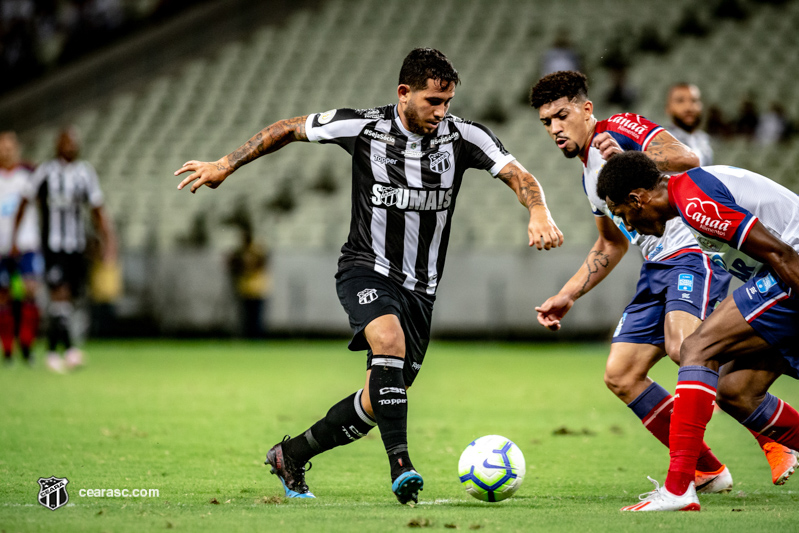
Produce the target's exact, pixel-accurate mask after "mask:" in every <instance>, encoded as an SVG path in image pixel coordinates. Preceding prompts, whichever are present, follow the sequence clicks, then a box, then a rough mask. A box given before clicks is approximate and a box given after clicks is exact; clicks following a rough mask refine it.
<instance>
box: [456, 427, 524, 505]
mask: <svg viewBox="0 0 799 533" xmlns="http://www.w3.org/2000/svg"><path fill="white" fill-rule="evenodd" d="M524 472H525V465H524V455H522V451H521V450H520V449H519V447H518V446H516V445H515V444H514V443H513V441H511V440H508V439H506V438H505V437H501V436H499V435H487V436H485V437H480V438H479V439H476V440H474V441H472V442H471V443H470V444H469V445H468V446H467V447H466V449H465V450H463V453H462V454H461V458H460V461H458V475H459V476H460V480H461V484H462V485H463V486H464V488H465V489H466V492H468V493H469V494H471V495H472V496H474V497H475V498H477V499H478V500H483V501H485V502H498V501H502V500H504V499H506V498H510V497H511V496H513V494H514V493H515V492H516V491H517V490H519V487H520V486H521V484H522V481H523V480H524Z"/></svg>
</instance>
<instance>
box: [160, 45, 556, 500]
mask: <svg viewBox="0 0 799 533" xmlns="http://www.w3.org/2000/svg"><path fill="white" fill-rule="evenodd" d="M459 81H460V80H459V77H458V73H457V71H456V70H455V69H454V68H453V66H452V64H451V63H450V62H449V60H448V59H447V58H446V57H445V56H444V55H443V54H442V53H441V52H439V51H437V50H433V49H429V48H425V49H422V48H419V49H415V50H413V51H411V53H410V54H408V56H407V57H406V58H405V60H404V62H403V65H402V68H401V70H400V76H399V86H398V88H397V96H398V100H399V103H398V104H397V105H387V106H383V107H378V108H374V109H361V110H353V109H336V110H331V111H328V112H326V113H318V114H316V113H315V114H311V115H307V116H303V117H298V118H294V119H290V120H282V121H280V122H277V123H275V124H273V125H271V126H268V127H267V128H265V129H264V130H262V131H261V132H260V133H258V134H257V135H255V136H254V137H253V138H252V139H250V140H249V141H248V142H247V143H246V144H245V145H244V146H242V147H241V148H239V149H238V150H236V151H234V152H233V153H231V154H229V155H227V156H225V157H223V158H222V159H219V160H218V161H215V162H211V163H208V162H199V161H189V162H187V163H186V164H184V165H183V167H182V168H180V169H179V170H178V171H177V172H175V174H176V175H178V174H181V173H183V172H193V173H192V174H190V175H189V176H188V177H187V178H185V179H184V180H183V181H182V182H181V183H180V185H178V188H179V189H182V188H183V187H185V186H186V185H188V184H190V183H191V182H194V183H193V184H192V186H191V191H192V192H195V191H196V190H197V189H198V188H199V187H200V186H202V185H207V186H209V187H211V188H216V187H218V186H219V185H220V184H221V183H222V181H223V180H224V179H225V178H227V177H228V176H229V175H230V174H231V173H232V172H233V171H234V170H235V169H237V168H238V167H240V166H241V165H244V164H245V163H248V162H250V161H252V160H254V159H256V158H257V157H260V156H261V155H264V154H268V153H271V152H273V151H275V150H277V149H279V148H282V147H283V146H285V145H286V144H288V143H290V142H293V141H316V142H320V143H334V144H338V145H339V146H341V147H342V148H344V149H345V150H347V152H349V153H350V154H351V155H352V158H353V165H352V200H353V207H352V221H351V225H350V234H349V238H348V240H347V243H346V244H345V245H344V246H343V247H342V249H341V257H340V259H339V270H338V274H337V275H336V278H337V283H336V288H337V291H338V295H339V300H340V301H341V303H342V306H343V307H344V309H345V311H346V312H347V314H348V315H349V318H350V325H351V326H352V329H353V332H354V336H353V338H352V341H351V342H350V349H351V350H368V352H367V354H368V355H367V371H366V384H365V386H364V388H363V389H362V390H359V391H357V392H356V393H354V394H352V395H351V396H349V397H347V398H345V399H344V400H342V401H341V402H339V403H338V404H336V405H334V406H333V407H332V408H331V409H330V411H328V413H327V415H326V416H325V417H324V418H323V419H322V420H320V421H318V422H317V423H316V424H314V425H313V426H311V427H310V428H309V429H308V430H307V431H306V432H305V433H303V434H300V435H299V436H298V437H295V438H293V439H289V440H284V441H283V442H282V443H279V444H277V445H275V446H274V447H272V449H271V450H269V453H268V454H267V463H269V464H271V465H272V468H273V472H274V473H277V475H278V476H279V478H280V480H281V482H282V483H283V486H284V488H285V491H286V495H287V496H289V497H313V495H312V494H311V493H310V492H309V491H308V486H307V485H306V483H305V468H304V466H303V465H305V463H306V462H307V461H308V459H310V458H311V457H313V456H315V455H317V454H319V453H321V452H323V451H326V450H329V449H331V448H333V447H335V446H339V445H342V444H348V443H350V442H352V441H354V440H357V439H359V438H360V437H362V436H363V435H365V434H366V433H367V432H368V431H369V430H371V429H372V427H374V425H375V424H377V426H378V427H379V428H380V434H381V437H382V440H383V444H384V446H385V448H386V452H387V453H388V455H389V463H390V466H391V480H392V491H393V492H394V493H395V495H396V496H397V498H398V500H399V501H400V502H401V503H407V502H409V501H416V500H417V498H418V492H419V490H421V488H422V485H423V481H422V477H421V476H420V475H419V474H418V473H417V472H416V471H415V470H414V469H413V465H412V463H411V461H410V456H409V453H408V449H407V431H406V424H407V422H406V420H407V405H408V404H407V402H408V399H407V394H406V389H407V388H408V387H409V386H410V385H411V384H412V383H413V381H414V379H415V378H416V375H417V373H418V372H419V369H420V368H421V365H422V361H423V359H424V355H425V352H426V350H427V344H428V341H429V337H430V320H431V317H432V310H433V303H434V300H435V292H436V288H437V287H438V283H439V282H440V279H441V274H442V272H443V268H444V259H445V256H446V248H447V243H448V240H449V231H450V223H451V220H452V213H453V210H454V208H455V203H456V197H457V193H458V190H459V188H460V183H461V180H462V178H463V173H464V172H465V170H466V169H467V168H481V169H484V170H487V171H489V172H490V173H491V174H492V175H494V176H495V177H498V178H500V179H501V180H502V181H504V182H505V183H506V184H507V185H508V186H510V187H511V188H512V189H513V190H514V192H516V194H517V196H518V198H519V201H520V202H521V203H522V205H524V206H525V207H526V208H527V209H528V210H529V212H530V222H529V225H528V236H529V244H530V246H533V245H535V246H536V247H537V248H538V249H542V248H543V249H547V250H548V249H550V248H553V247H557V246H560V245H561V244H562V242H563V236H562V234H561V233H560V230H558V228H557V226H556V225H555V223H554V222H553V220H552V218H551V216H550V214H549V210H548V209H547V207H546V203H545V201H544V196H543V191H542V190H541V188H540V186H539V184H538V182H537V181H536V179H535V178H534V177H533V176H532V175H531V174H530V173H529V172H527V171H526V170H525V169H524V168H523V167H522V166H521V165H520V164H519V163H518V162H517V161H516V160H515V159H514V157H513V156H512V155H510V154H509V153H508V152H507V151H506V150H505V148H504V147H503V146H502V144H501V143H500V142H499V140H498V139H497V138H496V137H495V136H494V135H493V134H492V133H491V131H489V130H488V129H487V128H485V127H483V126H481V125H479V124H476V123H472V122H469V121H465V120H462V119H459V118H457V117H454V116H452V115H449V114H448V110H449V105H450V102H451V101H452V98H453V97H454V95H455V86H456V85H457V84H458V83H459Z"/></svg>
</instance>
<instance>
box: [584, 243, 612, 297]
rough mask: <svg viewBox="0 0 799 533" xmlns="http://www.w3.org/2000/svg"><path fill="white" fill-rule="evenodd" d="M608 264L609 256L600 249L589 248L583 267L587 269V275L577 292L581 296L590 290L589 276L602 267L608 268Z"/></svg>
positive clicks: (592, 275)
mask: <svg viewBox="0 0 799 533" xmlns="http://www.w3.org/2000/svg"><path fill="white" fill-rule="evenodd" d="M608 265H610V256H608V254H606V253H605V252H602V251H600V250H591V251H590V252H588V257H587V258H586V259H585V267H586V269H588V277H586V278H585V283H583V286H582V287H580V291H579V294H578V295H577V296H578V297H579V296H582V295H583V294H585V293H587V292H588V291H589V290H590V286H589V285H590V283H591V278H592V277H594V274H596V273H598V272H599V271H600V270H602V269H603V268H608Z"/></svg>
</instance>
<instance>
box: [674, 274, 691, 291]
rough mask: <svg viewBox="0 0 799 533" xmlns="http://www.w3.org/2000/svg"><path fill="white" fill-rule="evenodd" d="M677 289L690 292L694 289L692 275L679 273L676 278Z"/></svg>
mask: <svg viewBox="0 0 799 533" xmlns="http://www.w3.org/2000/svg"><path fill="white" fill-rule="evenodd" d="M677 290H679V291H686V292H692V291H693V290H694V275H693V274H680V276H679V277H678V278H677Z"/></svg>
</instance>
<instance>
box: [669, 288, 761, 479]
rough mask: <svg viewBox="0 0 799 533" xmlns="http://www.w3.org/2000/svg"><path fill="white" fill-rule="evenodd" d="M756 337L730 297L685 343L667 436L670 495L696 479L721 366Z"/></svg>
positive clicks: (744, 350)
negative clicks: (669, 458)
mask: <svg viewBox="0 0 799 533" xmlns="http://www.w3.org/2000/svg"><path fill="white" fill-rule="evenodd" d="M736 315H737V316H736ZM752 333H753V331H752V329H751V327H750V326H749V324H747V323H746V321H744V320H743V317H742V316H741V314H740V312H738V309H737V307H736V306H735V303H734V301H733V300H732V298H728V299H727V300H725V301H724V302H722V304H721V305H720V306H719V307H718V308H717V309H716V310H715V311H714V312H713V314H712V315H710V317H709V318H708V319H707V320H706V321H705V322H704V323H703V324H702V325H701V326H700V327H699V329H697V331H696V332H695V333H694V334H693V335H691V336H689V337H688V338H687V339H685V341H684V342H683V344H682V348H681V350H680V360H681V363H680V364H681V367H680V370H679V373H678V380H677V392H676V394H675V400H674V410H673V413H672V418H671V428H670V437H669V455H670V457H671V461H670V464H669V472H668V475H667V477H666V483H665V486H666V488H667V489H668V491H669V492H670V493H672V494H683V493H685V491H686V490H687V489H688V485H689V483H691V482H693V481H694V479H695V475H696V468H697V461H698V458H699V455H700V453H701V450H702V442H703V437H704V434H705V428H706V427H707V423H708V422H709V421H710V418H711V416H712V415H713V408H714V405H715V400H716V389H717V386H718V380H719V375H718V371H717V370H718V368H719V365H720V363H724V362H727V361H728V360H731V359H735V358H736V357H738V356H740V355H741V354H745V353H750V352H751V351H752V350H753V349H755V346H756V344H757V343H756V341H753V340H752V335H751V334H752ZM761 341H762V339H761Z"/></svg>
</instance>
